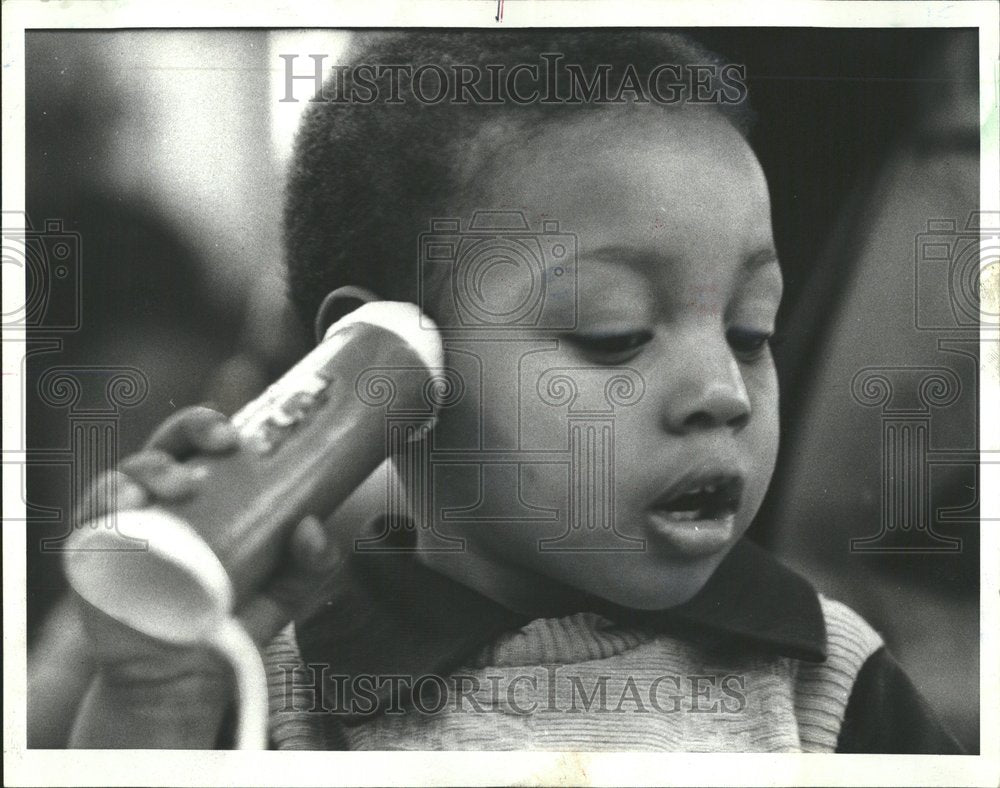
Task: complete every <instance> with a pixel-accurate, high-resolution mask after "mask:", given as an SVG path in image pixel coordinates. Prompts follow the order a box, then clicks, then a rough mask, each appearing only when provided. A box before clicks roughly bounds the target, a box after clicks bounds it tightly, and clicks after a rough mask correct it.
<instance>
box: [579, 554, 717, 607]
mask: <svg viewBox="0 0 1000 788" xmlns="http://www.w3.org/2000/svg"><path fill="white" fill-rule="evenodd" d="M717 565H718V562H704V563H702V564H700V565H698V566H690V565H689V566H684V567H683V568H677V569H671V570H666V569H663V570H660V572H658V573H656V575H654V576H653V577H649V578H641V577H637V576H636V575H632V576H631V577H629V578H628V581H627V582H622V578H621V577H619V578H617V582H610V583H608V584H607V586H605V587H603V588H601V589H600V590H597V589H591V591H592V593H595V594H597V595H598V596H600V597H602V598H603V599H606V600H607V601H608V602H612V603H613V604H616V605H620V606H621V607H629V608H633V609H635V610H664V609H666V608H670V607H676V606H677V605H683V604H684V603H685V602H687V601H688V600H690V599H692V598H693V597H694V596H695V595H696V594H697V593H698V592H699V591H701V589H703V588H704V587H705V584H706V583H708V580H709V578H710V577H711V576H712V573H713V572H714V571H715V569H716V566H717Z"/></svg>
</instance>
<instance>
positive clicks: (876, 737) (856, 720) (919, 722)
mask: <svg viewBox="0 0 1000 788" xmlns="http://www.w3.org/2000/svg"><path fill="white" fill-rule="evenodd" d="M837 752H843V753H905V754H920V753H924V754H936V755H964V754H966V752H965V750H964V749H963V748H962V746H961V745H960V744H959V743H958V741H957V740H956V739H955V738H954V737H953V736H952V735H951V734H950V733H949V732H948V731H947V730H946V729H945V728H944V726H943V725H942V724H941V722H940V721H939V720H938V718H937V716H936V715H935V714H934V711H933V710H932V709H931V707H930V706H929V705H928V704H927V701H926V700H924V698H923V697H922V696H921V695H920V693H919V692H918V691H917V688H916V687H914V686H913V682H912V681H910V678H909V676H907V675H906V673H905V672H904V671H903V669H902V668H901V667H900V665H899V663H898V662H896V660H895V659H894V658H893V657H892V655H891V654H890V653H889V652H888V651H887V650H886V649H885V648H884V647H883V648H880V649H879V650H878V651H876V652H875V653H874V654H872V655H871V656H870V657H869V658H868V659H867V660H866V661H865V664H864V665H862V667H861V670H860V672H859V673H858V677H857V679H856V681H855V682H854V688H853V689H852V690H851V697H850V698H849V699H848V702H847V710H846V712H845V714H844V722H843V725H842V726H841V728H840V737H839V738H838V740H837Z"/></svg>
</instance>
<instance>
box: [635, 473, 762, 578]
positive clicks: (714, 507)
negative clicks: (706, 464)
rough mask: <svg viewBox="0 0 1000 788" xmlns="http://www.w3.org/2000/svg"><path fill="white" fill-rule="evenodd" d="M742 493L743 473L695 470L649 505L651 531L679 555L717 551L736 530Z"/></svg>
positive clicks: (696, 554)
mask: <svg viewBox="0 0 1000 788" xmlns="http://www.w3.org/2000/svg"><path fill="white" fill-rule="evenodd" d="M742 495H743V477H742V475H741V474H738V473H734V472H731V471H722V470H718V471H708V472H706V471H704V470H701V471H697V472H692V473H690V474H688V475H686V476H684V477H683V478H681V479H680V480H679V481H678V482H677V483H676V484H674V485H672V486H671V487H670V489H668V490H667V491H666V492H665V493H663V494H662V495H661V496H660V497H659V498H657V499H656V501H654V502H653V504H652V505H651V506H650V507H649V510H648V516H647V519H648V523H649V530H650V535H651V536H652V537H653V538H654V539H655V540H656V541H658V542H660V543H661V544H664V545H666V546H667V547H668V548H669V549H670V551H671V552H673V553H676V554H678V555H682V556H686V557H691V558H697V557H704V556H708V555H712V554H714V553H717V552H719V551H720V550H722V549H723V548H725V547H726V545H728V544H729V543H730V542H731V541H732V538H733V536H734V534H735V532H736V513H737V512H738V511H739V507H740V500H741V498H742Z"/></svg>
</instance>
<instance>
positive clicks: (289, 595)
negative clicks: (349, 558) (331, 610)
mask: <svg viewBox="0 0 1000 788" xmlns="http://www.w3.org/2000/svg"><path fill="white" fill-rule="evenodd" d="M289 547H290V549H289V560H288V561H287V562H286V563H285V564H284V565H283V566H282V568H281V569H280V570H279V571H278V573H277V574H276V575H275V576H274V578H273V579H272V580H271V581H270V582H269V583H268V584H267V586H265V587H264V589H263V590H262V591H261V592H260V593H259V594H258V595H257V596H255V597H253V598H251V599H250V600H248V601H247V602H246V603H245V604H244V605H243V606H242V607H241V608H240V610H239V611H238V616H239V618H240V620H241V621H242V623H243V626H244V628H245V629H246V630H247V632H248V633H249V634H250V637H252V638H253V639H254V642H256V643H257V645H258V646H264V645H267V643H268V642H269V641H270V640H271V639H272V638H273V637H274V636H275V635H276V634H277V633H278V632H279V631H281V629H282V628H284V627H285V625H287V624H288V622H289V621H292V620H293V619H295V618H301V617H303V616H305V615H308V614H309V613H310V612H312V610H314V609H315V608H317V607H319V605H321V604H322V603H323V602H324V601H325V600H326V598H327V597H328V596H329V595H330V593H331V591H332V588H333V585H334V583H335V582H336V580H337V578H338V577H339V576H340V573H341V570H342V568H343V566H344V563H345V558H346V556H345V555H344V553H343V551H342V550H341V549H340V548H339V547H338V545H337V544H336V542H335V541H334V540H333V539H331V538H330V536H329V535H328V534H327V532H326V531H325V529H324V528H323V524H322V522H320V520H319V518H317V517H315V516H313V515H309V516H308V517H306V518H305V519H304V520H302V522H301V523H299V525H298V526H297V527H296V529H295V531H294V533H293V534H292V538H291V544H290V546H289Z"/></svg>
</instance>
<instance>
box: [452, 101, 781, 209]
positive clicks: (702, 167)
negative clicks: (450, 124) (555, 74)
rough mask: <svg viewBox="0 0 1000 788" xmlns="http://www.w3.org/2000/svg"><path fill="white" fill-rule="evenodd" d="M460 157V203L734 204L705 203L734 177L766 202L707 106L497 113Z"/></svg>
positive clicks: (732, 139)
mask: <svg viewBox="0 0 1000 788" xmlns="http://www.w3.org/2000/svg"><path fill="white" fill-rule="evenodd" d="M459 159H460V172H459V182H460V183H461V184H462V187H461V189H460V199H461V200H462V201H463V202H464V203H465V208H466V209H472V210H483V209H496V208H507V209H523V210H526V211H531V212H533V213H535V214H536V215H538V216H539V217H542V216H545V217H548V218H550V219H555V220H558V219H559V218H560V215H561V214H562V215H566V214H570V213H572V214H574V215H575V216H577V217H580V218H581V220H585V219H588V218H590V217H588V214H600V213H601V212H602V211H608V210H612V211H613V210H614V208H615V207H617V206H618V205H623V204H624V207H626V208H627V209H629V210H631V211H633V212H634V211H641V212H642V213H643V214H646V213H650V214H652V213H659V214H661V215H665V216H666V215H677V214H678V213H679V212H680V211H681V210H682V209H684V208H685V207H689V208H690V207H695V208H697V207H698V206H704V207H705V208H706V209H707V210H712V209H716V210H719V209H731V208H734V207H737V206H735V205H729V206H724V205H713V204H712V203H713V202H719V199H718V198H719V197H720V196H724V195H725V194H726V193H730V194H731V193H732V192H733V187H735V188H738V189H742V190H743V191H744V192H748V191H752V192H753V194H748V195H746V196H749V197H751V198H755V202H756V204H757V206H758V207H759V206H761V205H763V206H764V207H765V208H767V209H768V211H769V198H768V194H767V187H766V181H765V179H764V176H763V172H762V170H761V168H760V165H759V163H758V162H757V159H756V157H755V155H754V153H753V151H752V150H751V149H750V147H749V145H748V144H747V143H746V141H745V139H744V138H743V137H742V135H741V134H740V133H739V132H738V131H737V130H736V129H735V128H734V127H732V126H731V125H730V124H729V122H728V121H727V120H726V119H725V118H724V117H723V116H722V115H720V114H719V113H718V112H714V111H712V110H709V109H707V108H686V109H672V110H667V109H663V108H659V107H657V108H647V109H644V110H635V109H628V110H625V109H620V108H614V109H592V110H578V111H575V112H568V113H565V114H564V115H554V116H545V119H544V120H538V119H535V120H534V121H531V122H530V123H529V122H527V121H525V120H523V119H522V120H521V121H520V122H514V121H512V120H504V119H498V120H497V121H495V122H490V123H487V124H485V125H484V126H483V128H482V130H481V131H480V132H479V133H478V134H477V136H476V137H475V138H474V139H473V140H472V141H471V142H470V143H469V144H468V145H467V146H464V151H463V155H460V156H459ZM593 218H596V217H593ZM641 220H642V221H643V222H645V220H646V217H645V215H643V216H642V219H641ZM586 223H588V224H589V223H590V222H589V221H587V222H586Z"/></svg>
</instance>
